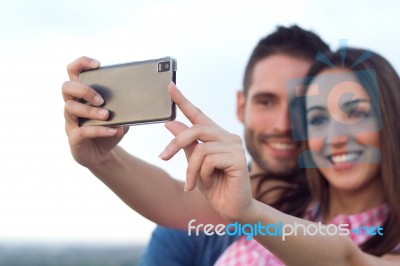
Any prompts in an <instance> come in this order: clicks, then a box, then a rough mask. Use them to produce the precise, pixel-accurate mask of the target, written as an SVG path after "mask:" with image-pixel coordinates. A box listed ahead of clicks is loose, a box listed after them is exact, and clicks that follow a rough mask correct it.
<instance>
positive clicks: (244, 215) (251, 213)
mask: <svg viewBox="0 0 400 266" xmlns="http://www.w3.org/2000/svg"><path fill="white" fill-rule="evenodd" d="M257 203H258V201H257V200H255V199H253V198H252V199H251V200H250V201H249V203H248V205H247V207H246V208H244V211H242V212H241V213H240V215H239V216H237V217H231V218H230V219H229V220H230V221H231V222H239V223H242V224H244V223H251V222H253V221H256V220H257V219H259V212H260V211H259V208H258V204H257Z"/></svg>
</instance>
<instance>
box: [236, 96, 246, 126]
mask: <svg viewBox="0 0 400 266" xmlns="http://www.w3.org/2000/svg"><path fill="white" fill-rule="evenodd" d="M245 108H246V96H245V95H244V93H243V91H241V90H240V91H238V92H237V93H236V116H237V118H238V119H239V121H240V122H242V123H244V111H245Z"/></svg>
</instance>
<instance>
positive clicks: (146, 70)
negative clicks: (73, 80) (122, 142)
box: [79, 57, 176, 126]
mask: <svg viewBox="0 0 400 266" xmlns="http://www.w3.org/2000/svg"><path fill="white" fill-rule="evenodd" d="M171 81H173V82H174V83H175V84H176V60H175V59H174V58H172V57H163V58H158V59H152V60H146V61H137V62H131V63H125V64H119V65H111V66H104V67H100V68H98V69H93V70H85V71H82V72H81V73H80V75H79V82H81V83H83V84H85V85H88V86H90V87H92V88H93V89H94V90H96V91H97V92H98V93H99V94H100V95H101V96H102V97H103V99H104V104H103V105H102V106H101V107H102V108H105V109H107V110H109V118H108V120H107V121H100V120H91V119H84V118H80V119H79V125H80V126H82V125H101V126H120V125H136V124H148V123H157V122H165V121H169V120H174V119H175V115H176V106H175V103H174V102H173V101H172V99H171V97H170V95H169V93H168V85H169V83H170V82H171Z"/></svg>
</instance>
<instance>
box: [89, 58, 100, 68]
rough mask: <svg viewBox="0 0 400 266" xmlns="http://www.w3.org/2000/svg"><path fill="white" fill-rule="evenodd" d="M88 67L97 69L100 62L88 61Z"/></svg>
mask: <svg viewBox="0 0 400 266" xmlns="http://www.w3.org/2000/svg"><path fill="white" fill-rule="evenodd" d="M90 66H91V67H99V66H100V62H99V61H97V60H96V59H92V61H90Z"/></svg>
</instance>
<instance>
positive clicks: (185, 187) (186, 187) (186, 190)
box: [183, 181, 188, 192]
mask: <svg viewBox="0 0 400 266" xmlns="http://www.w3.org/2000/svg"><path fill="white" fill-rule="evenodd" d="M183 190H184V191H185V192H188V186H187V182H186V181H185V186H184V187H183Z"/></svg>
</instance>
